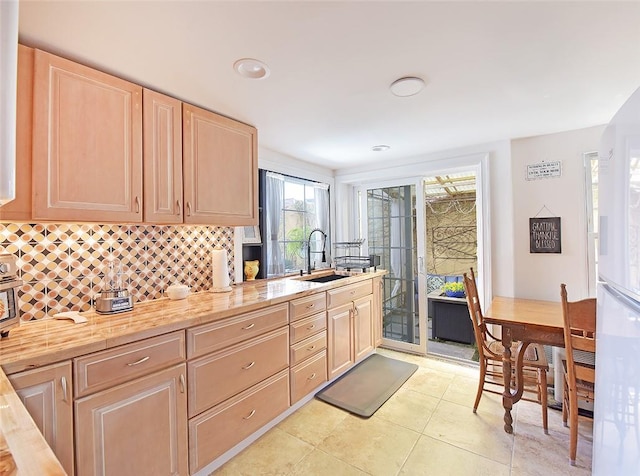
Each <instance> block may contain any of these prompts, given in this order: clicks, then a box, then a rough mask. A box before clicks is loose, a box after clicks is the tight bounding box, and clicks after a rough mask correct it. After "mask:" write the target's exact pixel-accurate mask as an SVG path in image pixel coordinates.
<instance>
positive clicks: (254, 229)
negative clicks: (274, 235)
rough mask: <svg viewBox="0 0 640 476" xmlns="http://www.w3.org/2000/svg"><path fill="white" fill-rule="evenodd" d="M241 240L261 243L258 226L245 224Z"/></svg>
mask: <svg viewBox="0 0 640 476" xmlns="http://www.w3.org/2000/svg"><path fill="white" fill-rule="evenodd" d="M242 242H243V243H262V239H261V238H260V227H259V226H245V227H244V235H243V237H242Z"/></svg>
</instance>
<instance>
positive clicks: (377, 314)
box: [371, 276, 382, 347]
mask: <svg viewBox="0 0 640 476" xmlns="http://www.w3.org/2000/svg"><path fill="white" fill-rule="evenodd" d="M371 313H372V317H371V319H372V320H373V346H374V347H379V346H380V345H382V276H378V277H376V278H373V302H372V309H371Z"/></svg>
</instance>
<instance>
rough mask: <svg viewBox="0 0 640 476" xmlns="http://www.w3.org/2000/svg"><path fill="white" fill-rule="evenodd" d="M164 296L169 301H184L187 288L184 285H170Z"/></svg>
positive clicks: (187, 293)
mask: <svg viewBox="0 0 640 476" xmlns="http://www.w3.org/2000/svg"><path fill="white" fill-rule="evenodd" d="M165 294H166V295H167V297H168V298H169V299H184V298H186V297H187V296H188V295H189V286H187V285H186V284H172V285H171V286H169V287H168V288H167V290H166V291H165Z"/></svg>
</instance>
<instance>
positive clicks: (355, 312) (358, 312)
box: [353, 307, 360, 317]
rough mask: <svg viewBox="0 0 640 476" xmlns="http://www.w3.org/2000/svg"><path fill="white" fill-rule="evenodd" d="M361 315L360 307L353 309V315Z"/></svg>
mask: <svg viewBox="0 0 640 476" xmlns="http://www.w3.org/2000/svg"><path fill="white" fill-rule="evenodd" d="M359 315H360V311H358V308H357V307H356V308H355V309H354V310H353V316H354V317H355V316H359Z"/></svg>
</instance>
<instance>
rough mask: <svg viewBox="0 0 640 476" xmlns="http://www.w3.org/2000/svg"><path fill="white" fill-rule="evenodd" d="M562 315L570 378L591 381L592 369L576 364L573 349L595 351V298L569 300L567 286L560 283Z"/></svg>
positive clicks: (592, 376)
mask: <svg viewBox="0 0 640 476" xmlns="http://www.w3.org/2000/svg"><path fill="white" fill-rule="evenodd" d="M560 297H561V298H562V315H563V319H564V346H565V351H566V352H565V353H566V357H567V371H568V373H569V378H570V379H572V380H573V379H575V378H577V379H579V380H588V381H592V380H593V378H594V370H593V369H592V368H590V369H587V368H583V366H581V365H579V364H578V365H576V362H575V360H574V357H573V351H574V350H582V351H585V352H595V351H596V300H595V299H594V298H588V299H583V300H581V301H574V302H569V300H568V299H567V287H566V285H565V284H561V285H560Z"/></svg>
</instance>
